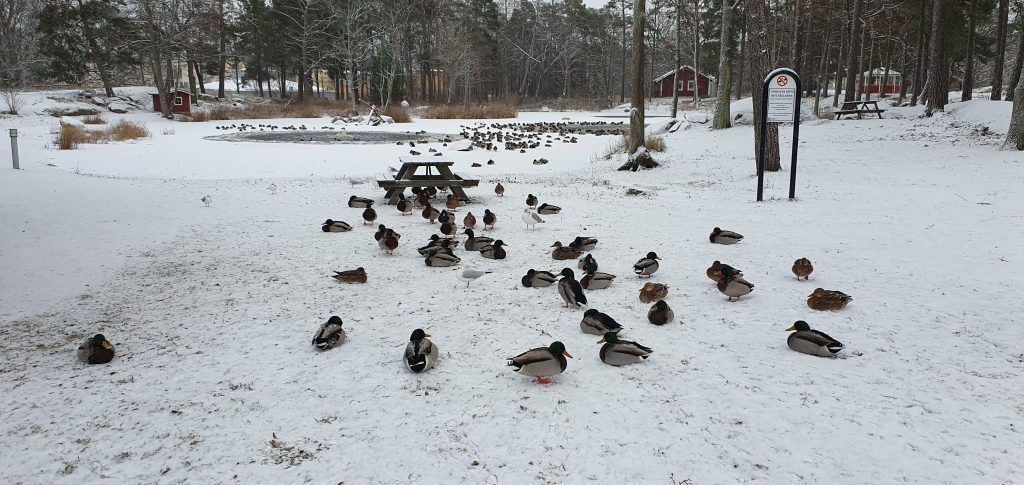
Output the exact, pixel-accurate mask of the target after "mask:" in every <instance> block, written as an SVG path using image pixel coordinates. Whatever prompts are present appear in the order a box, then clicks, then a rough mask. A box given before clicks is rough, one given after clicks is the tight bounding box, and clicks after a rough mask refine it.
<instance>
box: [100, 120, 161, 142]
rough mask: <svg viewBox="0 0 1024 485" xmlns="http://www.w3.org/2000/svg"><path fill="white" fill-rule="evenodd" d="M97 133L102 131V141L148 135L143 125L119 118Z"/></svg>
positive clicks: (133, 138)
mask: <svg viewBox="0 0 1024 485" xmlns="http://www.w3.org/2000/svg"><path fill="white" fill-rule="evenodd" d="M99 133H103V141H125V140H138V139H140V138H149V137H150V132H149V130H148V129H146V127H145V126H143V125H140V124H138V123H133V122H131V121H126V120H119V121H117V122H116V123H114V124H112V125H110V126H109V127H108V128H107V129H106V130H104V131H102V132H99Z"/></svg>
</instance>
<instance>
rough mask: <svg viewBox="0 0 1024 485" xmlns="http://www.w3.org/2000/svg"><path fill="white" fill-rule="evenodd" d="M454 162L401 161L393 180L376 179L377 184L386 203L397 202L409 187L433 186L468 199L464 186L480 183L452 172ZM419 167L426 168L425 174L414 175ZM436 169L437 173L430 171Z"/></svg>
mask: <svg viewBox="0 0 1024 485" xmlns="http://www.w3.org/2000/svg"><path fill="white" fill-rule="evenodd" d="M454 164H455V162H450V161H438V160H429V161H428V160H417V161H408V162H402V168H400V169H399V170H398V173H397V174H396V175H395V178H394V179H393V180H391V179H383V180H377V186H378V187H380V188H382V189H385V191H386V192H385V195H384V196H385V197H386V198H387V199H388V204H397V203H398V200H399V196H400V195H401V194H403V193H405V189H407V188H411V187H434V188H437V189H449V190H451V191H452V193H453V194H455V196H456V197H458V198H460V199H462V200H469V197H468V196H467V195H466V191H465V190H464V189H465V188H466V187H476V186H478V185H480V181H479V180H474V179H468V178H464V177H463V176H461V175H456V174H454V173H452V170H451V168H449V167H451V166H452V165H454ZM420 168H425V169H426V172H427V173H426V174H425V175H416V171H417V170H419V169H420ZM432 169H436V170H437V173H436V174H433V173H431V171H432Z"/></svg>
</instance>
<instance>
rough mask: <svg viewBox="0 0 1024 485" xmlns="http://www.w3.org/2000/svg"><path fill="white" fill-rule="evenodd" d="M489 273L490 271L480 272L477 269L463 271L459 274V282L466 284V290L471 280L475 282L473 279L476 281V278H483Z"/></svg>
mask: <svg viewBox="0 0 1024 485" xmlns="http://www.w3.org/2000/svg"><path fill="white" fill-rule="evenodd" d="M489 273H490V271H480V270H478V269H464V270H462V272H461V273H459V280H460V281H465V282H466V288H469V284H470V283H471V282H472V281H473V280H475V279H477V278H479V277H481V276H483V275H485V274H489Z"/></svg>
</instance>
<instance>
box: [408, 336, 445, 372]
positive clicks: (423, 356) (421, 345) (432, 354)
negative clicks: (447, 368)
mask: <svg viewBox="0 0 1024 485" xmlns="http://www.w3.org/2000/svg"><path fill="white" fill-rule="evenodd" d="M429 336H430V334H429V333H426V332H424V331H423V329H421V328H417V329H416V330H413V331H412V336H411V337H409V345H406V346H405V365H406V367H408V368H409V370H411V371H413V372H416V373H419V372H423V371H428V370H430V369H433V368H434V366H435V365H437V358H438V356H439V354H440V352H438V350H437V346H436V345H434V342H431V341H430V339H429V338H427V337H429Z"/></svg>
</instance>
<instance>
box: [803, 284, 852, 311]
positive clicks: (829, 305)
mask: <svg viewBox="0 0 1024 485" xmlns="http://www.w3.org/2000/svg"><path fill="white" fill-rule="evenodd" d="M851 301H853V297H852V296H850V295H847V294H846V293H843V292H841V291H836V290H823V289H821V288H816V289H815V290H814V292H813V293H811V294H810V295H807V306H809V307H811V308H813V309H815V310H842V309H843V308H846V305H848V304H849V303H850V302H851Z"/></svg>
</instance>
